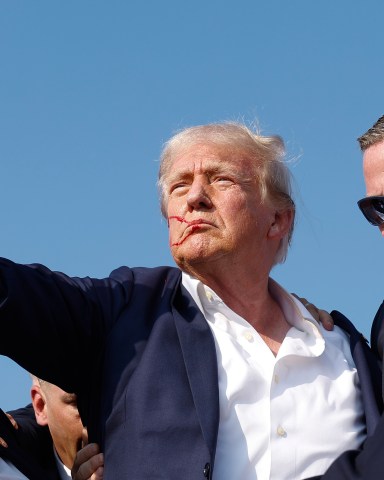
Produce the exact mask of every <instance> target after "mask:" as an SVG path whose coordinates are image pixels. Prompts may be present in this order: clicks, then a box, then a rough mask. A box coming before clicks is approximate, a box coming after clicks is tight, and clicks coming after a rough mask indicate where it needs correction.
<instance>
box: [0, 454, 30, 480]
mask: <svg viewBox="0 0 384 480" xmlns="http://www.w3.org/2000/svg"><path fill="white" fill-rule="evenodd" d="M0 478H1V480H28V478H27V477H26V476H25V475H23V474H22V473H21V472H20V470H18V469H17V468H16V467H15V466H14V465H13V464H12V463H11V462H9V461H8V460H5V459H4V458H0Z"/></svg>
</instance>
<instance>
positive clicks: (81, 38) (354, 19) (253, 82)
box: [0, 0, 384, 409]
mask: <svg viewBox="0 0 384 480" xmlns="http://www.w3.org/2000/svg"><path fill="white" fill-rule="evenodd" d="M383 14H384V5H383V3H382V0H377V1H370V0H367V1H366V2H358V1H350V0H337V1H331V0H327V1H323V2H320V1H313V0H312V1H311V0H290V1H287V0H285V1H284V0H280V1H277V0H268V1H266V0H265V1H257V0H237V1H236V2H234V1H228V0H220V1H217V0H212V1H209V0H194V1H193V2H184V1H182V0H177V1H176V0H163V1H161V2H160V1H158V0H149V1H148V0H147V1H143V0H129V1H122V0H121V1H118V0H109V1H108V2H101V1H99V0H92V1H91V0H76V1H74V0H66V1H65V2H59V1H55V0H46V1H39V2H29V1H21V0H12V1H2V2H1V3H0V72H1V74H0V165H1V175H0V182H1V188H0V208H1V213H0V214H1V218H2V222H1V224H2V230H1V235H0V255H2V256H5V257H9V258H11V259H12V260H15V261H18V262H26V263H31V262H36V261H37V262H40V263H44V264H46V265H47V266H49V267H50V268H52V269H55V270H60V271H64V272H66V273H68V274H70V275H76V276H85V275H90V276H106V275H108V274H109V273H110V271H111V270H112V269H113V268H115V267H117V266H119V265H123V264H126V265H129V266H137V265H144V266H154V265H160V264H172V259H171V257H170V255H169V253H168V246H167V245H168V244H167V228H166V224H165V222H164V221H163V220H162V219H161V215H160V212H159V208H158V199H157V190H156V176H157V169H158V158H159V152H160V150H161V147H162V144H163V142H164V141H166V140H167V139H168V138H169V136H170V135H172V133H174V132H175V131H176V130H178V129H179V128H181V127H185V126H190V125H195V124H201V123H208V122H213V121H222V120H237V119H243V120H245V121H246V122H254V121H257V122H258V124H259V125H260V127H261V130H262V132H263V133H265V134H271V133H278V134H280V135H282V136H283V138H284V139H285V141H286V145H287V153H288V158H289V159H290V160H291V169H292V172H293V174H294V177H295V179H296V180H295V191H296V202H297V207H298V215H297V227H296V232H295V235H294V239H293V245H292V248H291V251H290V253H289V257H288V260H287V262H286V263H285V265H283V266H279V267H277V268H276V269H275V270H274V271H273V275H272V276H273V277H274V278H275V279H276V280H278V281H279V282H281V283H282V284H283V285H284V286H285V287H286V288H287V289H288V290H289V291H294V292H297V293H299V294H301V295H303V296H306V297H307V298H309V299H311V300H312V301H313V302H315V303H316V304H318V305H319V306H321V307H323V308H325V309H328V310H332V309H338V310H340V311H342V312H344V313H345V314H346V315H347V316H348V317H350V319H351V320H353V321H354V322H355V323H356V324H357V326H358V327H359V328H360V329H361V330H362V331H363V333H364V334H365V335H367V336H369V334H370V325H371V321H372V318H373V316H374V314H375V312H376V310H377V308H378V306H379V304H380V303H381V301H382V298H383V294H384V292H383V285H382V283H383V282H382V279H381V275H382V271H383V266H382V263H383V262H382V258H383V255H382V252H383V249H384V240H383V239H381V237H380V234H379V232H378V230H377V229H375V228H374V227H371V226H370V225H369V224H368V223H367V222H366V221H365V220H364V219H363V217H362V215H361V214H360V212H359V211H358V209H357V206H356V201H357V200H358V199H359V198H360V197H362V196H364V195H365V190H364V183H363V178H362V171H361V154H360V152H359V149H358V145H357V142H356V137H357V136H359V135H360V134H361V133H363V132H364V131H365V130H367V129H368V128H369V127H370V126H371V125H372V124H373V123H374V122H375V121H376V120H377V118H378V117H379V116H380V115H382V114H384V109H383V91H384V89H383V78H384V61H383V51H384V47H383V38H382V30H383ZM33 348H34V346H33V345H32V344H31V349H33ZM70 353H71V352H70V350H69V351H68V355H70ZM47 361H48V362H49V358H47ZM0 369H1V370H0V371H1V374H2V375H1V381H2V389H1V395H0V407H2V408H3V409H11V408H15V407H18V406H21V405H24V404H25V403H27V402H28V399H29V385H30V381H29V378H28V375H27V374H26V373H25V372H24V371H23V370H21V369H20V367H18V366H16V365H15V364H13V363H12V362H11V361H10V360H8V359H6V358H4V357H0Z"/></svg>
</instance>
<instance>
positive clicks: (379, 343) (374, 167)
mask: <svg viewBox="0 0 384 480" xmlns="http://www.w3.org/2000/svg"><path fill="white" fill-rule="evenodd" d="M358 142H359V144H360V148H361V151H362V152H363V171H364V180H365V187H366V190H367V196H366V197H365V198H362V199H361V200H359V201H358V202H357V204H358V205H359V208H360V210H361V211H362V213H363V215H364V216H365V218H366V219H367V220H368V222H369V223H371V224H372V225H374V226H375V227H379V229H380V232H381V234H382V235H383V236H384V115H383V116H381V117H380V118H379V119H378V120H377V122H376V123H375V124H374V125H373V126H372V127H371V128H370V129H369V130H367V132H366V133H364V134H363V135H362V136H361V137H359V138H358ZM383 318H384V302H383V303H382V304H381V306H380V308H379V310H378V312H377V314H376V316H375V319H374V321H373V326H372V342H371V343H372V349H373V350H375V351H376V353H377V354H378V355H379V357H380V358H383V350H384V324H383ZM383 387H384V383H383ZM383 397H384V388H383Z"/></svg>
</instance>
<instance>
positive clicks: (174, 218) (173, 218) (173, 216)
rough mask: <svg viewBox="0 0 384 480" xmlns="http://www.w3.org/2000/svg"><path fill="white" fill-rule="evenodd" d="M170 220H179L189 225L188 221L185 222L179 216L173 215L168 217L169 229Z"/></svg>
mask: <svg viewBox="0 0 384 480" xmlns="http://www.w3.org/2000/svg"><path fill="white" fill-rule="evenodd" d="M170 220H177V221H178V222H180V223H189V222H188V221H187V220H185V218H183V217H179V215H172V216H171V217H168V227H169V221H170Z"/></svg>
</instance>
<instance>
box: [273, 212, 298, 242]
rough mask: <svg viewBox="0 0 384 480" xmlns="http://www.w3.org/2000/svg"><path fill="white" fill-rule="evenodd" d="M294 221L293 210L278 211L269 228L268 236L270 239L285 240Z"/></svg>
mask: <svg viewBox="0 0 384 480" xmlns="http://www.w3.org/2000/svg"><path fill="white" fill-rule="evenodd" d="M293 220H294V212H293V210H292V209H291V208H287V209H286V210H276V211H275V216H274V219H273V221H272V223H271V226H270V227H269V231H268V236H269V237H270V238H276V237H277V238H279V239H281V238H284V237H285V236H286V235H287V233H288V232H289V231H290V229H291V225H292V223H293Z"/></svg>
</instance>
